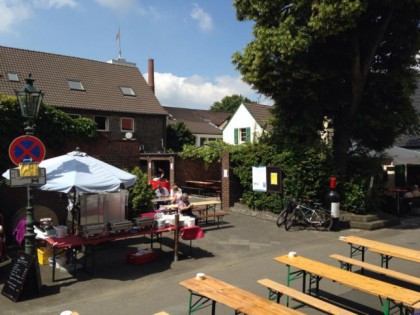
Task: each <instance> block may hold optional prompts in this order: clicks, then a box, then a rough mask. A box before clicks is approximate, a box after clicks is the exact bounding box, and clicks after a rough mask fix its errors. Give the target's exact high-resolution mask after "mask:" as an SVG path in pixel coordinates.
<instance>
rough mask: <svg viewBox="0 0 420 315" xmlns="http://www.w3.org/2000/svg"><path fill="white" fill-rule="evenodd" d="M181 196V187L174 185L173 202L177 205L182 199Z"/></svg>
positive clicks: (172, 190)
mask: <svg viewBox="0 0 420 315" xmlns="http://www.w3.org/2000/svg"><path fill="white" fill-rule="evenodd" d="M181 196H182V192H181V188H179V187H178V186H177V185H174V186H173V187H172V189H171V197H172V199H171V204H173V205H177V204H178V203H179V200H181Z"/></svg>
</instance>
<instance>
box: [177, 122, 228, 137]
mask: <svg viewBox="0 0 420 315" xmlns="http://www.w3.org/2000/svg"><path fill="white" fill-rule="evenodd" d="M179 121H181V120H170V121H169V123H170V124H174V123H176V122H179ZM182 122H184V123H185V125H186V126H187V128H188V129H189V130H190V131H191V133H192V134H204V135H222V134H223V131H222V130H221V129H219V128H217V126H215V125H213V124H211V123H208V122H204V121H188V120H185V121H182Z"/></svg>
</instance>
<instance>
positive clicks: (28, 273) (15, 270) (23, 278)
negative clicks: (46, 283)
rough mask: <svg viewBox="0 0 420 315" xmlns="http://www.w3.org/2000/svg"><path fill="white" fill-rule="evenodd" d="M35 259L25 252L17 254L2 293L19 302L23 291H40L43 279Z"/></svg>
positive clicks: (31, 292) (28, 292)
mask: <svg viewBox="0 0 420 315" xmlns="http://www.w3.org/2000/svg"><path fill="white" fill-rule="evenodd" d="M34 259H35V257H34V256H32V255H28V254H26V253H24V252H20V253H19V254H18V255H17V257H16V259H15V261H14V263H13V264H12V268H11V269H10V273H9V276H8V278H7V279H6V282H5V283H4V286H3V289H2V291H1V294H3V295H4V296H5V297H7V298H9V299H11V300H13V301H15V302H17V300H18V299H19V298H20V297H21V294H22V293H23V292H25V293H26V294H27V295H28V294H33V293H37V292H39V289H40V287H41V280H40V276H39V270H37V268H36V267H37V266H36V261H34Z"/></svg>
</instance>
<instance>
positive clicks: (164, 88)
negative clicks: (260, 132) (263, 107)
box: [144, 72, 256, 109]
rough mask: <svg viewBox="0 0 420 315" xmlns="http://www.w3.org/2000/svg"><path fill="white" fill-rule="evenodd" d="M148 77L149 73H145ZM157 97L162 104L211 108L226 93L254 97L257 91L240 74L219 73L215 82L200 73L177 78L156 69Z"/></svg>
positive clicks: (253, 98) (145, 76) (226, 94)
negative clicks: (236, 75)
mask: <svg viewBox="0 0 420 315" xmlns="http://www.w3.org/2000/svg"><path fill="white" fill-rule="evenodd" d="M144 78H145V79H146V80H147V78H148V74H147V73H146V74H144ZM155 92H156V97H157V98H158V100H159V102H160V103H161V104H162V105H163V106H171V107H184V108H194V109H209V108H210V106H211V105H213V103H214V102H218V101H221V100H222V99H223V98H224V97H225V96H231V95H233V94H240V95H244V96H246V97H248V98H249V99H251V100H255V99H256V97H255V92H254V91H253V90H252V89H251V88H250V87H249V85H248V84H246V83H245V82H243V81H242V80H241V78H240V77H231V76H227V75H226V76H220V77H217V78H216V79H215V80H214V82H211V81H209V80H206V79H205V78H204V77H202V76H199V75H193V76H191V77H178V76H176V75H174V74H171V73H159V72H155Z"/></svg>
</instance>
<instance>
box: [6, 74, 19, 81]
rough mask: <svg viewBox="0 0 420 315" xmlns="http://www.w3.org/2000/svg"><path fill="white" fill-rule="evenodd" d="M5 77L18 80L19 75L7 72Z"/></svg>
mask: <svg viewBox="0 0 420 315" xmlns="http://www.w3.org/2000/svg"><path fill="white" fill-rule="evenodd" d="M7 77H8V78H9V81H14V82H19V76H18V75H17V73H12V72H8V73H7Z"/></svg>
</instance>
